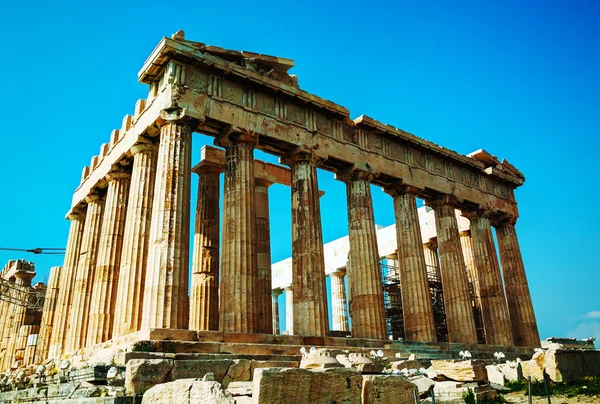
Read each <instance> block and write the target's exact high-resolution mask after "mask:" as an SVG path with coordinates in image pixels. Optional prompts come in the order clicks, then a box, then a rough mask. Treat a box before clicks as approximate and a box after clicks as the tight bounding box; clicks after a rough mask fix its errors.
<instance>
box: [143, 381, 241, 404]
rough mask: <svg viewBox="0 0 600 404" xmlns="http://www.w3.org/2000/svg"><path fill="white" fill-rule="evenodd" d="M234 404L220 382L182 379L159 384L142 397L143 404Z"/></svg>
mask: <svg viewBox="0 0 600 404" xmlns="http://www.w3.org/2000/svg"><path fill="white" fill-rule="evenodd" d="M171 403H178V404H192V403H203V404H233V403H235V401H234V399H233V398H232V397H231V395H230V394H229V393H228V392H226V391H224V390H223V389H222V388H221V384H220V383H218V382H205V381H202V380H198V379H180V380H175V381H173V382H168V383H162V384H157V385H156V386H154V387H152V388H151V389H149V390H148V391H146V393H144V396H143V397H142V404H171Z"/></svg>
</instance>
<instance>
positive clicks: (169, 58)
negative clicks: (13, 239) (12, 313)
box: [46, 31, 540, 358]
mask: <svg viewBox="0 0 600 404" xmlns="http://www.w3.org/2000/svg"><path fill="white" fill-rule="evenodd" d="M293 65H294V62H293V61H292V60H289V59H284V58H279V57H273V56H266V55H261V54H257V53H251V52H238V51H233V50H225V49H222V48H218V47H214V46H208V45H205V44H202V43H199V42H192V41H189V40H187V39H185V38H184V35H183V33H182V32H181V31H180V32H178V33H177V34H175V35H173V36H172V37H171V38H164V39H163V40H162V41H161V42H160V43H159V44H158V46H157V47H156V49H155V50H154V51H153V52H152V54H151V55H150V56H149V58H148V59H147V60H146V62H145V63H144V65H143V67H142V69H141V70H140V72H139V74H138V77H139V81H140V82H141V83H144V84H147V85H148V86H149V94H148V98H147V99H145V100H139V101H138V102H137V103H136V105H135V110H134V113H133V115H126V116H125V117H124V118H123V122H122V126H121V128H120V129H118V130H114V131H112V133H111V135H110V139H109V140H108V141H107V143H104V144H102V145H101V146H100V152H99V154H98V155H97V156H94V157H93V158H92V159H91V162H90V165H89V166H87V167H85V168H84V169H83V173H82V176H81V183H80V185H79V187H78V188H77V189H76V190H75V193H74V195H73V202H72V206H71V208H70V210H69V212H68V214H67V219H68V220H69V221H70V231H69V235H68V242H67V250H66V255H65V261H64V265H63V267H62V270H61V273H60V278H59V280H58V285H57V288H56V289H57V293H56V297H55V305H54V308H53V313H52V315H48V316H46V317H48V318H47V319H46V321H47V322H50V323H51V325H52V332H51V337H50V338H49V343H48V349H47V357H49V358H54V357H58V356H60V355H64V354H68V353H70V352H73V351H76V350H78V349H81V348H84V347H89V346H93V345H96V344H99V343H102V342H104V341H108V340H111V339H113V340H115V339H119V338H125V337H127V336H132V335H133V336H135V335H139V336H140V338H142V335H145V336H147V335H149V334H148V333H151V332H156V330H163V331H164V333H163V334H162V335H170V336H171V338H173V339H177V338H191V339H193V338H194V337H193V336H194V335H195V336H196V337H195V338H196V339H197V338H198V337H197V336H198V335H199V333H202V332H209V331H219V332H221V333H240V334H241V333H243V334H246V335H247V334H272V333H278V332H279V331H280V330H279V327H278V312H277V311H278V310H277V302H278V300H277V293H280V292H281V291H280V290H275V291H273V287H272V279H271V248H270V241H271V240H270V223H269V215H270V209H274V208H275V209H276V207H273V206H269V187H270V186H271V185H272V184H275V183H278V184H283V185H286V186H288V187H289V188H290V191H291V192H290V198H291V205H292V211H291V212H290V220H291V223H292V235H293V237H292V257H291V260H292V263H291V268H292V270H291V282H290V285H289V288H288V289H289V291H288V292H286V300H287V305H288V309H290V310H288V311H289V312H290V314H289V316H288V318H289V320H288V321H289V322H290V324H288V327H287V328H288V330H289V332H290V333H293V334H294V335H298V336H304V337H315V338H326V337H328V336H330V335H331V330H333V329H338V330H341V331H345V332H348V333H350V335H351V336H352V337H353V338H360V339H378V340H385V339H387V338H388V335H387V332H386V318H385V313H384V304H383V288H382V278H381V273H380V268H379V265H380V258H381V255H380V253H379V250H378V243H377V236H376V226H375V222H374V215H373V202H372V196H371V185H376V186H378V187H381V188H383V190H384V191H385V192H386V193H387V194H389V197H390V198H392V199H393V206H394V213H395V217H396V243H397V246H396V249H395V252H394V254H395V259H396V262H397V266H398V268H399V275H398V276H399V282H400V285H401V288H402V306H403V316H404V335H405V339H406V340H407V341H424V342H428V341H435V339H436V334H435V330H434V321H433V314H432V307H431V301H430V296H429V292H428V286H427V265H430V263H431V262H434V263H435V265H436V266H438V267H439V269H440V271H441V279H442V283H443V289H444V294H445V296H446V297H445V312H446V317H447V325H448V339H449V342H451V343H463V344H475V343H477V337H476V331H475V322H474V316H473V305H472V302H471V300H469V299H466V298H465V296H466V295H467V292H466V291H467V290H468V289H469V287H470V286H469V282H470V280H471V281H472V282H471V283H472V284H474V285H476V293H477V297H478V300H477V301H478V304H479V305H480V311H481V315H482V319H483V325H484V336H485V343H486V344H493V345H502V346H507V347H511V346H523V347H535V346H538V345H539V344H540V341H539V336H538V331H537V325H536V320H535V315H534V311H533V306H532V302H531V297H530V293H529V288H528V283H527V278H526V275H525V269H524V266H523V260H522V257H521V250H520V246H519V242H518V240H517V234H516V231H515V223H516V221H517V218H518V210H517V203H516V200H515V197H514V193H513V191H514V189H515V188H517V187H519V186H520V185H522V184H523V182H524V176H523V174H521V173H520V172H519V171H518V170H517V169H516V168H515V167H513V166H512V165H511V164H509V163H508V162H507V161H499V160H497V159H496V158H495V157H493V156H491V155H490V154H488V153H486V152H483V151H480V152H477V153H474V154H472V155H469V156H465V155H461V154H458V153H456V152H453V151H451V150H448V149H446V148H444V147H441V146H438V145H435V144H433V143H431V142H428V141H427V140H424V139H421V138H418V137H416V136H414V135H412V134H410V133H407V132H405V131H403V130H400V129H397V128H394V127H392V126H389V125H386V124H383V123H381V122H378V121H377V120H375V119H373V118H370V117H367V116H364V115H362V116H359V117H358V118H356V119H351V118H350V116H349V111H348V110H347V109H346V108H344V107H342V106H340V105H337V104H334V103H333V102H330V101H327V100H324V99H322V98H319V97H318V96H316V95H313V94H309V93H307V92H306V91H303V90H301V89H300V87H299V85H298V80H297V78H296V77H295V76H294V75H290V74H288V71H289V69H290V68H292V67H293ZM194 133H202V134H205V135H209V136H212V137H214V144H215V145H216V146H218V148H214V147H205V148H204V149H203V150H202V159H201V160H200V161H192V148H193V147H194V146H193V137H194ZM254 150H262V151H264V152H267V153H270V154H274V155H277V156H279V157H280V164H279V165H276V164H268V163H265V162H261V161H257V160H255V159H254ZM317 170H328V171H331V172H334V173H335V175H336V178H337V179H338V180H339V181H342V182H343V183H344V184H345V186H346V188H347V199H346V200H345V201H340V204H343V203H344V202H345V203H347V207H348V219H349V220H348V221H349V229H348V234H349V245H350V251H349V256H348V259H349V263H350V264H349V265H348V267H347V269H346V268H345V267H344V268H343V270H342V269H340V270H339V271H334V272H335V275H334V278H335V280H334V279H333V278H332V287H333V288H334V289H335V290H334V291H333V293H334V296H335V298H334V299H333V300H334V301H331V300H332V299H328V296H327V289H326V273H325V263H324V250H323V237H322V222H321V212H320V206H319V198H320V195H321V192H320V190H319V184H318V180H317ZM221 178H222V179H223V180H224V191H223V192H221V190H220V188H219V184H220V180H221ZM192 181H194V182H197V183H198V190H199V192H198V198H197V200H194V201H192V200H191V198H190V189H191V187H192ZM325 191H326V190H325ZM221 198H222V199H221ZM417 198H419V199H422V200H424V201H425V204H426V205H428V206H429V207H431V208H432V209H433V210H434V211H435V228H436V231H437V236H436V242H435V246H434V247H432V246H429V247H428V246H424V243H423V239H422V235H421V230H420V226H419V220H418V214H417V202H416V201H417ZM221 203H222V206H223V208H222V210H221V209H220V205H221ZM192 212H195V218H196V219H195V222H194V223H192V222H191V217H192ZM456 212H458V213H459V215H460V217H462V218H463V219H464V220H468V222H469V226H468V230H464V229H462V230H461V229H459V226H458V224H457V217H456ZM494 229H495V234H496V238H497V242H498V245H497V246H496V245H495V241H494V237H493V232H494ZM192 234H193V237H191V235H192ZM220 235H221V236H220ZM190 240H193V242H190ZM425 247H427V248H425ZM430 247H432V248H430ZM496 247H497V248H498V251H499V257H498V256H497V254H496ZM190 274H191V277H190ZM344 277H347V278H348V279H347V283H348V286H349V287H348V289H349V290H346V287H345V282H344ZM57 279H58V278H57ZM189 279H191V284H190V281H189ZM288 295H289V296H288ZM348 302H350V312H351V313H350V314H351V316H352V327H351V329H350V327H348V325H347V324H346V325H341V324H343V323H344V321H345V319H344V316H347V315H348V313H347V309H346V306H347V303H348ZM330 308H331V309H332V310H333V313H334V322H337V323H338V324H337V325H334V324H329V320H328V312H329V310H330ZM346 323H347V321H346ZM340 327H346V329H342V328H340ZM168 332H171V334H168ZM205 335H208V334H205ZM315 341H317V340H315Z"/></svg>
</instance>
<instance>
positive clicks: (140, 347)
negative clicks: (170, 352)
mask: <svg viewBox="0 0 600 404" xmlns="http://www.w3.org/2000/svg"><path fill="white" fill-rule="evenodd" d="M131 350H132V351H135V352H156V351H157V349H156V345H155V344H154V342H152V341H138V342H136V343H135V344H133V346H132V347H131Z"/></svg>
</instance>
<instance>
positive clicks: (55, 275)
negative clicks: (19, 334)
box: [36, 267, 62, 363]
mask: <svg viewBox="0 0 600 404" xmlns="http://www.w3.org/2000/svg"><path fill="white" fill-rule="evenodd" d="M61 275H62V267H52V268H50V277H49V278H48V288H47V289H46V297H45V299H44V309H43V310H42V323H41V325H40V333H39V335H38V344H37V345H38V347H37V350H36V358H37V363H42V362H44V361H45V360H46V359H48V358H49V356H48V349H49V347H50V340H51V335H52V332H53V331H55V332H61V330H58V329H54V330H53V326H54V325H55V324H54V320H55V318H57V316H56V309H57V303H58V301H57V300H58V293H59V285H60V280H61Z"/></svg>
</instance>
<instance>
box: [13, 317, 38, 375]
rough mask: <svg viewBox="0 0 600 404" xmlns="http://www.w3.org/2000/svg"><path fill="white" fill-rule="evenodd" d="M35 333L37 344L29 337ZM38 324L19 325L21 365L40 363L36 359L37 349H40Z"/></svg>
mask: <svg viewBox="0 0 600 404" xmlns="http://www.w3.org/2000/svg"><path fill="white" fill-rule="evenodd" d="M36 334H37V344H35V342H36V339H31V340H30V338H31V337H34V336H36ZM39 343H40V326H39V325H33V324H28V325H24V326H22V327H21V331H20V334H19V347H18V349H19V351H20V352H19V355H20V357H22V366H31V365H33V364H34V363H40V362H38V361H36V356H37V350H38V349H40V347H39Z"/></svg>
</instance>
